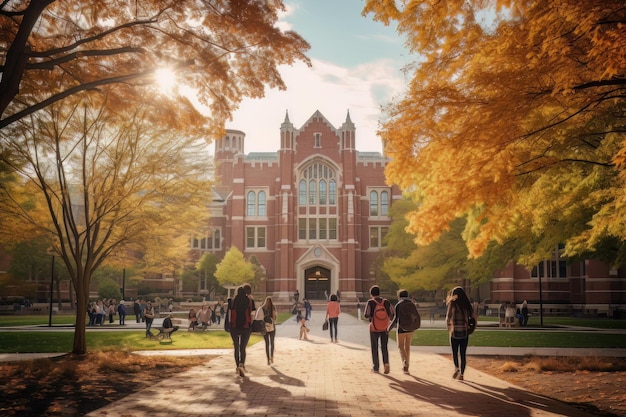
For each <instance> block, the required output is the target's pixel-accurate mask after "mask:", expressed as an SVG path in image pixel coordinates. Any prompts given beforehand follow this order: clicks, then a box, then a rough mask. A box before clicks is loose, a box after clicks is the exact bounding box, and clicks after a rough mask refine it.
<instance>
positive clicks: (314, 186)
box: [309, 180, 317, 206]
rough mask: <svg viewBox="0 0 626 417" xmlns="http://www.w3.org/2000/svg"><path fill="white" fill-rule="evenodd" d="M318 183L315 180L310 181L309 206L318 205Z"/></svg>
mask: <svg viewBox="0 0 626 417" xmlns="http://www.w3.org/2000/svg"><path fill="white" fill-rule="evenodd" d="M315 197H317V182H315V181H314V180H311V181H309V206H314V205H316V204H317V198H315Z"/></svg>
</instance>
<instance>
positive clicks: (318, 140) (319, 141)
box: [313, 133, 322, 148]
mask: <svg viewBox="0 0 626 417" xmlns="http://www.w3.org/2000/svg"><path fill="white" fill-rule="evenodd" d="M314 138H315V144H314V145H313V146H314V147H315V148H321V147H322V134H321V133H315V134H314Z"/></svg>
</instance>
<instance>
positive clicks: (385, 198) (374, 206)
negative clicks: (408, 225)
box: [369, 189, 389, 217]
mask: <svg viewBox="0 0 626 417" xmlns="http://www.w3.org/2000/svg"><path fill="white" fill-rule="evenodd" d="M369 202H370V217H387V216H389V191H388V190H386V189H378V190H371V191H370V198H369Z"/></svg>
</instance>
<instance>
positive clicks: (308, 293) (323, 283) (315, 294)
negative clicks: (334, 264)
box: [304, 266, 330, 301]
mask: <svg viewBox="0 0 626 417" xmlns="http://www.w3.org/2000/svg"><path fill="white" fill-rule="evenodd" d="M328 295H330V269H326V268H322V267H321V266H315V267H313V268H309V269H307V270H305V271H304V297H305V298H308V299H309V300H325V301H327V297H328Z"/></svg>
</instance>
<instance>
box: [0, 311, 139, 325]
mask: <svg viewBox="0 0 626 417" xmlns="http://www.w3.org/2000/svg"><path fill="white" fill-rule="evenodd" d="M133 317H134V316H133ZM49 319H50V317H49V316H48V315H47V314H45V315H44V314H17V315H2V316H0V327H14V326H37V325H47V324H48V320H49ZM75 322H76V315H74V314H53V315H52V325H53V326H54V325H73V324H74V323H75Z"/></svg>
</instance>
